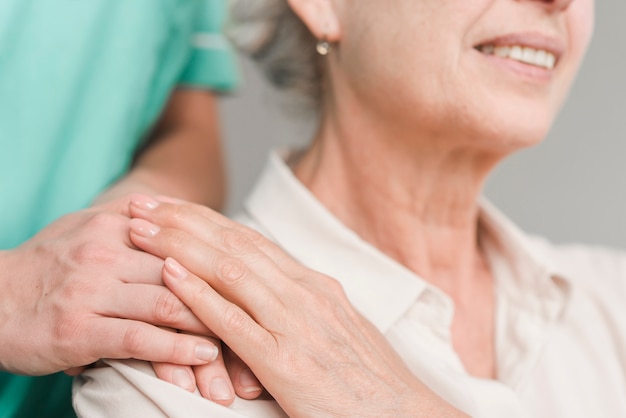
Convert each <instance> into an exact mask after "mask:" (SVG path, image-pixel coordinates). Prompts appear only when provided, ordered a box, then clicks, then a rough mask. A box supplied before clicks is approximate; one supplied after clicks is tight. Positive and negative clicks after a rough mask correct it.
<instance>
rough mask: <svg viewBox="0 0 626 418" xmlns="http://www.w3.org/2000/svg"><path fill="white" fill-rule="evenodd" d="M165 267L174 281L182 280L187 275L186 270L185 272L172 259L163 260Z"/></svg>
mask: <svg viewBox="0 0 626 418" xmlns="http://www.w3.org/2000/svg"><path fill="white" fill-rule="evenodd" d="M165 267H166V268H167V271H168V272H169V273H170V275H171V276H172V277H173V278H175V279H180V280H182V279H184V278H186V277H187V276H188V275H189V273H188V272H187V270H185V268H184V267H183V266H181V265H180V264H179V263H178V261H176V260H174V259H173V258H168V259H166V260H165Z"/></svg>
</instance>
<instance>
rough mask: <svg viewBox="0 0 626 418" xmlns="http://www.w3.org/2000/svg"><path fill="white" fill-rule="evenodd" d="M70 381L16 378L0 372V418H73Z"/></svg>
mask: <svg viewBox="0 0 626 418" xmlns="http://www.w3.org/2000/svg"><path fill="white" fill-rule="evenodd" d="M71 387H72V378H71V377H70V376H67V375H64V374H63V373H57V374H53V375H49V376H39V377H31V376H18V375H12V374H9V373H3V372H0V418H34V417H37V418H39V417H41V418H48V417H49V418H76V414H75V413H74V409H73V408H72V395H71V393H72V390H71Z"/></svg>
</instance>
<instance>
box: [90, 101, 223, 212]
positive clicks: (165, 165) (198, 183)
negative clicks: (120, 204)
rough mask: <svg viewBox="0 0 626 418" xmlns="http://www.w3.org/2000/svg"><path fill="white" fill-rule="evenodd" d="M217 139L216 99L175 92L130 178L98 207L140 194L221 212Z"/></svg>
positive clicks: (220, 163) (101, 198)
mask: <svg viewBox="0 0 626 418" xmlns="http://www.w3.org/2000/svg"><path fill="white" fill-rule="evenodd" d="M219 136H220V133H219V127H218V120H217V104H216V100H215V98H214V96H213V95H212V94H211V93H209V92H206V91H195V90H177V91H176V92H175V93H174V94H173V95H172V97H171V99H170V101H169V103H168V106H167V108H166V109H165V111H164V114H163V116H162V117H161V119H160V121H159V123H158V124H157V125H156V128H155V130H154V133H153V135H152V137H151V139H150V140H149V143H148V146H147V147H146V148H145V149H144V150H143V151H142V152H141V153H140V154H139V156H138V157H137V159H136V161H135V163H134V165H133V168H132V169H131V170H130V172H129V173H128V175H126V176H125V177H124V178H122V179H121V180H120V181H119V182H117V183H116V184H114V185H113V186H112V187H111V188H109V189H108V190H106V191H105V192H104V193H103V194H102V195H101V196H99V197H98V198H97V199H96V203H103V202H106V201H109V200H112V199H115V198H117V197H120V196H124V195H127V194H128V193H133V192H142V193H147V194H152V195H154V194H161V195H167V196H172V197H177V198H180V199H184V200H190V201H193V202H197V203H201V204H203V205H207V206H209V207H212V208H214V209H217V210H220V209H222V208H223V206H224V201H225V175H224V164H223V158H222V149H221V142H220V138H219Z"/></svg>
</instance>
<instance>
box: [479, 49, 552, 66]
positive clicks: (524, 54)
mask: <svg viewBox="0 0 626 418" xmlns="http://www.w3.org/2000/svg"><path fill="white" fill-rule="evenodd" d="M477 49H478V50H479V51H481V52H482V53H483V54H488V55H496V56H498V57H500V58H509V59H512V60H515V61H519V62H523V63H525V64H529V65H534V66H537V67H541V68H547V69H548V70H551V69H553V68H554V65H555V64H556V57H555V56H554V54H552V53H551V52H548V51H545V50H542V49H534V48H530V47H527V46H521V45H511V46H495V45H481V46H479V47H478V48H477Z"/></svg>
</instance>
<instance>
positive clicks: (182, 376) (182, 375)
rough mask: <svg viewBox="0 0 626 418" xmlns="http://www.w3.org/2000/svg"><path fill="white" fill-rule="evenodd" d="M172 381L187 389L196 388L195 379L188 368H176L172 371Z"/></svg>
mask: <svg viewBox="0 0 626 418" xmlns="http://www.w3.org/2000/svg"><path fill="white" fill-rule="evenodd" d="M172 383H174V384H175V385H176V386H178V387H180V388H183V389H185V390H189V391H192V390H194V389H195V384H194V381H193V379H192V378H191V376H190V375H189V371H188V370H186V369H175V370H174V372H173V373H172Z"/></svg>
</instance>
